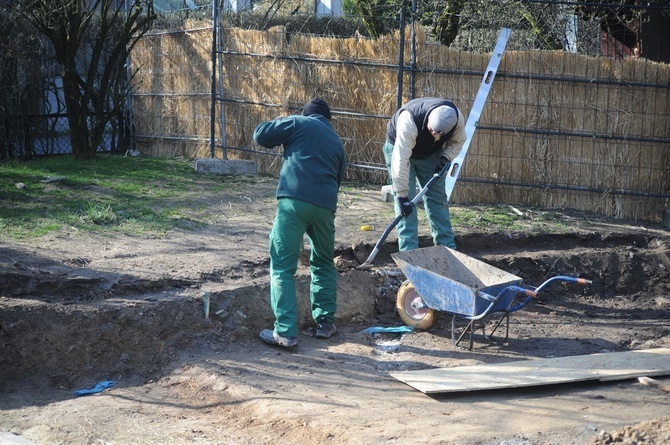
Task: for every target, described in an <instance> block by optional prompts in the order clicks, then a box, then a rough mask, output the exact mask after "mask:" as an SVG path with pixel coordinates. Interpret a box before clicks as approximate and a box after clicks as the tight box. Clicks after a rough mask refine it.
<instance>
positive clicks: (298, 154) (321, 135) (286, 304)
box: [253, 98, 346, 347]
mask: <svg viewBox="0 0 670 445" xmlns="http://www.w3.org/2000/svg"><path fill="white" fill-rule="evenodd" d="M330 119H331V111H330V107H329V106H328V104H327V103H326V102H325V101H324V100H322V99H318V98H317V99H314V100H311V101H310V102H308V103H307V104H305V106H304V107H303V110H302V116H297V115H296V116H288V117H280V118H276V119H274V120H271V121H267V122H263V123H261V124H259V125H258V126H257V127H256V129H255V131H254V136H253V137H254V140H255V141H256V142H257V143H258V144H260V145H262V146H263V147H266V148H272V147H276V146H280V145H281V146H283V147H284V153H283V157H284V160H283V162H282V167H281V172H280V175H279V185H278V187H277V211H276V214H275V220H274V224H273V226H272V231H271V233H270V280H271V281H270V300H271V306H272V310H273V312H274V315H275V323H274V329H264V330H262V331H261V333H260V337H261V339H262V340H263V341H265V342H266V343H269V344H272V345H279V346H284V347H292V346H296V345H297V344H298V341H297V338H296V337H297V335H298V304H297V299H296V289H295V273H296V270H297V267H298V260H299V258H300V248H301V246H302V240H303V236H304V234H305V233H307V236H308V238H309V243H310V247H311V256H310V268H311V279H312V282H311V285H310V300H311V310H312V317H313V319H314V321H315V322H316V337H317V338H330V336H332V335H333V334H334V333H335V331H336V327H335V311H336V309H337V269H336V268H335V263H334V259H333V257H334V253H335V211H336V210H337V194H338V191H339V187H340V185H341V184H342V180H343V179H344V168H345V161H346V155H345V151H344V147H343V145H342V141H341V139H340V137H339V136H338V135H337V134H336V133H335V130H334V129H333V127H332V126H331V124H330Z"/></svg>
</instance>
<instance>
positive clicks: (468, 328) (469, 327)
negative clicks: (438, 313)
mask: <svg viewBox="0 0 670 445" xmlns="http://www.w3.org/2000/svg"><path fill="white" fill-rule="evenodd" d="M455 332H456V316H455V315H452V316H451V344H452V345H454V346H458V344H459V343H460V342H461V340H463V337H465V334H467V333H469V334H470V347H469V348H468V349H470V350H472V345H473V344H474V333H475V320H470V322H469V323H468V325H467V326H466V327H465V329H464V330H463V332H461V335H459V336H458V338H456V334H455Z"/></svg>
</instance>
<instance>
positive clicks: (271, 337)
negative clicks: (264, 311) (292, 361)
mask: <svg viewBox="0 0 670 445" xmlns="http://www.w3.org/2000/svg"><path fill="white" fill-rule="evenodd" d="M260 336H261V340H263V341H264V342H265V343H267V344H269V345H275V346H283V347H284V348H292V347H294V346H298V340H296V338H295V337H282V336H281V335H279V334H277V333H276V332H275V331H273V330H272V329H263V330H262V331H261V334H260Z"/></svg>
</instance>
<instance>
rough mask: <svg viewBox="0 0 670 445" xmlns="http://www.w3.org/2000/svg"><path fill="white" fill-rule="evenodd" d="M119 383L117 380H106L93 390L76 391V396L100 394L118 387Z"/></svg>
mask: <svg viewBox="0 0 670 445" xmlns="http://www.w3.org/2000/svg"><path fill="white" fill-rule="evenodd" d="M117 383H118V382H117V381H116V380H105V381H102V382H100V383H98V384H97V385H95V386H94V387H93V388H89V389H80V390H79V391H76V392H75V394H76V395H78V396H85V395H88V394H95V393H98V392H103V391H104V390H106V389H107V388H111V387H112V386H114V385H116V384H117Z"/></svg>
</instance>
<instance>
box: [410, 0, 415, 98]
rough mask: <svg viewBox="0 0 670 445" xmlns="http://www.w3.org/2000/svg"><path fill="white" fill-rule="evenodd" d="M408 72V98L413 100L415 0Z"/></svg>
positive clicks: (413, 2)
mask: <svg viewBox="0 0 670 445" xmlns="http://www.w3.org/2000/svg"><path fill="white" fill-rule="evenodd" d="M410 68H411V70H410V72H409V98H410V100H411V99H414V88H415V82H416V80H415V79H416V74H415V72H414V69H415V68H416V0H412V46H411V48H410Z"/></svg>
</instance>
